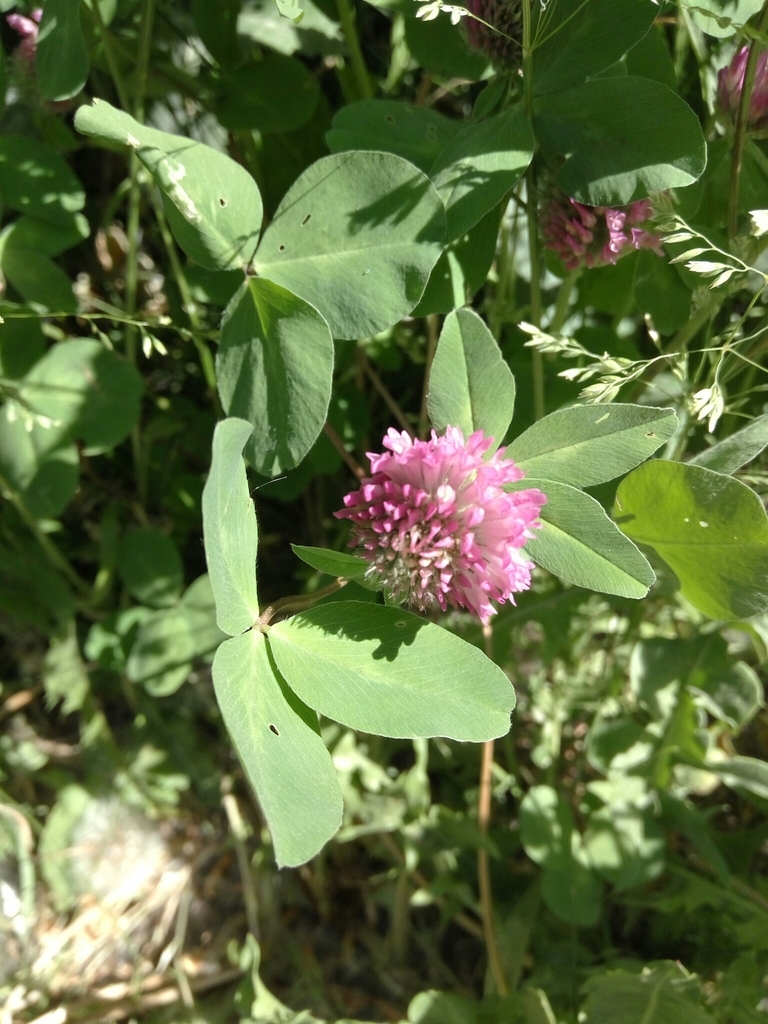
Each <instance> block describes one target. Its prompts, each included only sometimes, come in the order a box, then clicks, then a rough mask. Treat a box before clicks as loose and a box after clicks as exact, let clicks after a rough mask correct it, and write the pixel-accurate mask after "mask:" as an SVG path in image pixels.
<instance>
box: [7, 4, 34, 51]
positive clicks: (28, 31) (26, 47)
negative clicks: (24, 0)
mask: <svg viewBox="0 0 768 1024" xmlns="http://www.w3.org/2000/svg"><path fill="white" fill-rule="evenodd" d="M42 16H43V12H42V9H41V8H39V7H37V8H35V10H34V11H32V13H31V15H30V16H29V17H28V18H25V17H24V15H23V14H8V15H6V18H5V20H6V21H7V22H8V24H9V25H10V27H11V28H12V29H13V30H14V32H18V34H19V35H20V36H21V42H20V43H19V46H18V49H17V53H18V55H19V57H20V58H21V60H22V61H23V62H24V63H25V64H33V63H34V60H35V53H36V52H37V33H38V32H39V25H40V19H41V18H42Z"/></svg>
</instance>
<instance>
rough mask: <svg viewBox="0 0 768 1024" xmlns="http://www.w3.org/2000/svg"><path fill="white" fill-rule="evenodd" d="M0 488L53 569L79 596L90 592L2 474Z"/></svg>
mask: <svg viewBox="0 0 768 1024" xmlns="http://www.w3.org/2000/svg"><path fill="white" fill-rule="evenodd" d="M0 490H2V492H3V493H4V495H5V497H6V498H7V499H8V501H10V503H11V504H12V505H13V507H14V508H15V509H16V511H17V512H18V514H19V516H20V517H21V519H22V520H23V521H24V525H25V526H26V527H27V529H28V530H29V531H30V533H31V534H32V535H33V536H34V538H35V540H36V541H37V543H38V545H39V547H40V549H41V550H42V551H43V553H44V554H45V556H46V558H47V559H48V561H49V562H50V563H51V565H52V566H53V567H54V568H55V569H58V571H59V572H60V573H61V574H62V575H63V576H65V577H66V579H67V580H69V582H70V583H71V584H72V586H73V587H74V588H75V590H77V591H78V593H79V594H80V595H81V597H87V596H88V595H89V594H90V592H91V588H90V586H89V584H88V583H86V582H85V580H84V579H83V578H82V576H80V575H79V573H78V572H76V570H75V569H74V568H73V567H72V565H71V564H70V562H69V561H68V560H67V559H66V558H65V557H64V555H62V553H61V552H60V551H59V549H58V548H57V547H56V545H55V544H54V543H53V541H52V540H51V538H50V537H49V536H48V535H47V534H46V533H44V532H43V530H41V529H40V524H39V523H38V521H37V520H36V519H35V517H34V516H33V515H32V513H31V512H30V511H29V509H28V508H27V506H26V505H25V504H24V501H23V499H22V497H21V495H20V494H19V493H18V492H17V491H16V489H15V488H14V487H12V486H11V484H10V483H9V482H8V480H7V479H6V478H5V477H4V476H2V475H0Z"/></svg>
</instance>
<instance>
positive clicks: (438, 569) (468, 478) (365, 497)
mask: <svg viewBox="0 0 768 1024" xmlns="http://www.w3.org/2000/svg"><path fill="white" fill-rule="evenodd" d="M383 444H384V447H385V448H388V449H389V451H387V452H384V453H383V454H381V455H376V454H374V453H373V452H369V453H368V457H369V459H370V460H371V474H372V475H371V476H370V477H368V478H366V479H364V480H362V481H361V483H360V488H359V490H357V491H353V492H352V493H351V494H348V495H347V496H346V497H345V498H344V504H345V506H346V508H345V509H343V510H342V511H340V512H336V513H335V515H336V516H337V518H339V519H351V520H352V523H353V524H354V525H353V529H352V538H351V540H350V543H351V544H352V545H355V546H357V547H359V548H360V549H361V551H360V553H361V555H362V556H363V557H364V558H366V559H368V561H369V562H370V563H371V567H370V569H369V574H370V575H371V576H372V577H373V578H375V579H376V580H377V582H378V583H380V584H381V585H382V587H383V588H384V589H385V590H387V591H389V593H390V594H391V595H392V596H393V597H394V598H396V599H397V600H401V601H407V602H408V603H409V604H411V605H413V606H415V607H416V608H418V609H420V610H421V611H428V610H430V609H433V608H435V607H439V608H441V609H442V610H443V611H445V610H446V609H447V608H448V606H449V605H450V606H452V607H454V608H465V609H466V610H467V611H469V612H472V614H474V615H476V616H477V617H478V618H479V619H480V620H481V621H482V622H483V623H486V624H487V623H488V622H489V621H490V618H491V616H492V615H494V614H495V609H494V608H493V606H492V605H491V603H490V602H491V601H499V602H504V601H507V600H511V601H512V603H513V604H514V598H513V597H512V595H513V593H515V592H517V591H520V590H527V589H528V587H529V586H530V582H531V569H532V568H533V563H532V562H529V561H528V560H527V559H526V558H525V557H524V556H523V555H522V553H521V552H520V550H519V549H520V548H522V546H523V545H524V544H525V542H526V540H528V539H529V538H531V537H532V536H533V531H534V530H535V529H536V527H538V526H540V525H541V524H540V522H539V521H538V516H539V512H540V510H541V506H542V505H543V504H544V503H545V502H546V500H547V499H546V497H545V495H544V494H542V492H541V491H539V490H536V489H534V488H529V489H528V490H522V491H515V492H513V493H507V492H506V491H505V490H504V487H505V485H506V484H511V483H515V482H516V481H518V480H521V479H523V477H524V476H525V474H524V473H523V471H522V470H521V469H519V468H518V466H516V465H515V463H514V462H513V461H512V460H511V459H507V458H505V457H504V451H505V449H503V448H500V449H499V450H498V451H496V452H495V453H494V454H493V455H492V456H491V457H490V458H484V456H485V453H486V452H487V451H488V449H489V448H490V447H491V445H492V444H493V438H491V437H486V436H485V435H484V434H483V432H482V431H481V430H478V431H476V432H475V433H474V434H472V435H471V437H469V439H468V440H467V441H465V440H464V435H463V434H462V432H461V431H460V430H459V429H458V428H457V427H448V428H447V430H446V432H445V434H444V435H443V436H442V437H438V436H437V435H436V434H435V432H434V431H432V437H431V439H430V440H429V441H416V440H413V439H412V438H411V437H410V436H409V435H408V434H407V433H406V432H405V431H403V432H402V433H398V432H397V431H396V430H394V429H390V430H389V431H388V432H387V436H386V437H385V438H384V442H383Z"/></svg>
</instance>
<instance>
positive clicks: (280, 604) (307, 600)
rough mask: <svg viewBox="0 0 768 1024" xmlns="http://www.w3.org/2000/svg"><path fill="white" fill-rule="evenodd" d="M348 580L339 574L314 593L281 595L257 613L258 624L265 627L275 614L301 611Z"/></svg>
mask: <svg viewBox="0 0 768 1024" xmlns="http://www.w3.org/2000/svg"><path fill="white" fill-rule="evenodd" d="M348 582H349V580H346V579H344V577H343V576H339V578H338V579H336V580H334V581H333V583H329V584H328V586H327V587H323V588H322V590H316V591H315V592H314V594H295V595H291V596H290V597H281V598H280V599H279V600H278V601H275V603H274V604H271V605H269V607H268V608H265V609H264V611H263V612H262V613H261V614H260V615H259V622H258V625H259V626H263V627H266V626H268V625H269V624H270V622H271V621H272V619H273V618H274V617H275V615H286V614H287V613H288V612H303V611H304V609H305V608H311V607H312V605H313V604H315V603H316V602H317V601H319V600H320V599H321V598H323V597H328V596H329V595H330V594H335V593H336V591H337V590H341V588H342V587H346V585H347V583H348Z"/></svg>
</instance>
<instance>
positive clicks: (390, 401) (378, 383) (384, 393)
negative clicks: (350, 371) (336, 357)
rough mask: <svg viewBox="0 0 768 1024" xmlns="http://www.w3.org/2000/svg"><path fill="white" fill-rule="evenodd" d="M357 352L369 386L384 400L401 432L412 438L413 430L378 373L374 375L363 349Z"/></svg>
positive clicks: (374, 372)
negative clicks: (403, 431) (369, 383)
mask: <svg viewBox="0 0 768 1024" xmlns="http://www.w3.org/2000/svg"><path fill="white" fill-rule="evenodd" d="M357 351H358V358H359V360H360V365H361V366H362V367H363V370H364V371H365V373H366V375H367V377H368V379H369V380H370V382H371V384H373V386H374V387H375V388H376V390H377V391H378V393H379V394H380V395H381V397H382V398H383V399H384V402H385V403H386V406H387V408H388V409H389V411H390V412H391V413H392V415H393V416H394V417H395V419H396V420H397V422H398V423H399V424H400V426H401V427H402V428H403V430H405V431H406V432H407V433H408V434H410V435H411V437H412V436H413V429H412V427H411V424H410V423H409V422H408V420H407V419H406V418H405V413H404V412H403V410H402V409H401V408H400V406H399V405H398V403H397V402H396V401H395V399H394V398H393V397H392V395H391V393H390V391H389V389H388V388H387V387H386V385H385V384H384V383H383V381H382V379H381V377H379V375H378V373H376V371H375V370H374V368H373V367H372V366H371V361H370V359H369V358H368V356H367V355H366V354H365V352H364V351H363V349H362V348H358V350H357Z"/></svg>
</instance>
